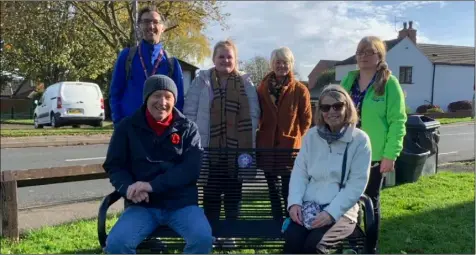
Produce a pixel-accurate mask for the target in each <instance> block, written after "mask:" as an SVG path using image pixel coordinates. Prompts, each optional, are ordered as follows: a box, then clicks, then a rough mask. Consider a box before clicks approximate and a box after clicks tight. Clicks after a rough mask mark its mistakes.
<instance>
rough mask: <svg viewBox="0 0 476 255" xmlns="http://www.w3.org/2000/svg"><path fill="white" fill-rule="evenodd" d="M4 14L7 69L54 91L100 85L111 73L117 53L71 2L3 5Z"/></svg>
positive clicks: (3, 59) (23, 2) (3, 25)
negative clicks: (84, 82)
mask: <svg viewBox="0 0 476 255" xmlns="http://www.w3.org/2000/svg"><path fill="white" fill-rule="evenodd" d="M1 8H2V18H1V28H2V39H3V40H4V47H3V48H2V50H3V52H2V56H1V61H2V64H5V65H2V66H4V67H2V69H3V68H4V70H14V69H18V70H19V73H20V74H21V75H22V76H24V77H25V78H27V79H32V80H35V81H42V82H44V83H45V84H47V85H50V84H52V83H54V82H57V81H60V80H79V79H95V78H97V77H98V76H99V75H100V74H101V73H104V72H105V71H106V70H107V69H108V68H110V66H111V63H112V59H113V58H114V57H115V54H114V52H113V51H111V50H108V48H107V47H106V45H105V44H104V43H103V40H102V39H101V37H99V36H98V35H97V33H96V31H95V30H93V29H91V27H89V26H88V25H87V22H86V20H84V19H82V17H81V16H76V15H74V14H73V13H72V12H71V5H70V4H69V3H68V2H62V1H57V2H56V1H55V2H53V1H51V2H47V1H41V2H40V1H39V2H27V1H15V2H2V6H1Z"/></svg>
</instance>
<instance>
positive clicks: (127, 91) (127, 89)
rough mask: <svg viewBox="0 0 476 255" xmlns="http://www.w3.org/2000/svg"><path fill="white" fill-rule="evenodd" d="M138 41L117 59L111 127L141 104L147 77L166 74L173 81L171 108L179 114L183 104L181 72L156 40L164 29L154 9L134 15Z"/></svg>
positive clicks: (158, 14)
mask: <svg viewBox="0 0 476 255" xmlns="http://www.w3.org/2000/svg"><path fill="white" fill-rule="evenodd" d="M138 24H139V31H140V32H141V34H142V38H143V39H142V41H141V42H140V43H139V45H138V46H133V47H130V48H125V49H123V50H122V51H121V52H120V53H119V56H118V58H117V61H116V64H115V66H114V71H113V74H112V81H111V86H110V90H109V100H110V102H109V104H110V106H111V117H112V121H113V122H114V126H117V123H119V122H120V121H121V120H122V119H124V118H125V117H127V116H130V115H132V114H133V113H134V112H135V111H136V110H137V109H139V108H140V106H141V105H142V90H143V88H144V81H145V80H146V79H147V77H149V76H151V75H154V74H164V75H168V76H169V77H170V78H172V79H173V80H174V81H175V84H176V86H177V97H176V98H175V99H176V101H177V102H176V105H175V107H176V108H177V109H178V110H179V111H182V107H183V102H184V89H183V73H182V68H181V67H180V63H179V62H178V60H177V59H176V58H172V57H171V56H169V55H168V54H167V51H166V50H165V49H164V47H163V45H162V43H161V42H160V37H161V35H162V33H163V32H164V31H165V29H166V24H165V20H164V17H163V16H162V15H161V14H160V13H159V12H158V10H157V9H156V7H154V6H151V7H145V8H143V9H141V10H140V11H139V13H138Z"/></svg>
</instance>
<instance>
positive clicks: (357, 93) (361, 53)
mask: <svg viewBox="0 0 476 255" xmlns="http://www.w3.org/2000/svg"><path fill="white" fill-rule="evenodd" d="M386 53H387V52H386V49H385V44H384V43H383V41H382V40H380V39H379V38H377V37H375V36H367V37H364V38H363V39H362V40H361V41H360V42H359V44H358V46H357V52H356V54H355V57H356V60H357V65H358V67H359V70H355V71H351V72H349V73H348V74H347V76H346V77H344V78H343V79H342V82H341V85H342V86H343V87H344V88H345V89H346V90H347V91H348V92H349V94H350V95H351V97H352V100H353V101H354V104H355V106H356V108H357V112H358V114H359V118H360V121H359V123H358V125H357V127H358V128H360V129H362V130H363V131H365V132H366V133H367V134H368V136H369V137H370V143H371V146H372V164H371V170H370V171H371V172H370V178H369V181H368V184H367V188H366V190H365V194H367V195H368V196H369V197H370V198H371V199H372V202H373V203H374V210H375V214H376V216H377V217H376V224H375V230H376V231H375V233H377V236H375V237H371V236H369V239H370V240H372V241H374V242H375V244H376V247H377V244H378V231H379V223H380V201H379V198H380V189H381V188H382V183H383V177H382V176H383V175H382V174H384V173H387V172H391V171H393V170H394V168H395V160H396V159H397V157H398V156H399V155H400V152H401V150H402V148H403V137H404V136H405V133H406V132H405V122H406V121H407V115H406V113H405V97H404V95H403V91H402V88H401V87H400V83H399V82H398V79H397V78H396V77H395V76H393V75H392V74H391V72H390V70H389V69H388V65H387V62H386V61H385V56H386Z"/></svg>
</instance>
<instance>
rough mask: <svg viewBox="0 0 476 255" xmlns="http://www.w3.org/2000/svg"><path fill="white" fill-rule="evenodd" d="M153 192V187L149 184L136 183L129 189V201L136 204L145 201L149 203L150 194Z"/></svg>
mask: <svg viewBox="0 0 476 255" xmlns="http://www.w3.org/2000/svg"><path fill="white" fill-rule="evenodd" d="M150 192H152V186H151V185H150V183H148V182H140V181H138V182H136V183H134V184H132V185H129V187H127V196H126V197H127V199H129V200H132V202H134V203H135V204H137V203H140V202H142V201H145V202H146V203H148V202H149V193H150Z"/></svg>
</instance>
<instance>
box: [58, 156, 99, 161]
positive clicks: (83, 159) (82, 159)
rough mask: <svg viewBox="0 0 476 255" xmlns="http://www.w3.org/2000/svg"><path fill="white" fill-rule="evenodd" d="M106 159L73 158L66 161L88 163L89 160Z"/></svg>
mask: <svg viewBox="0 0 476 255" xmlns="http://www.w3.org/2000/svg"><path fill="white" fill-rule="evenodd" d="M105 158H106V157H96V158H73V159H65V160H64V161H66V162H72V161H87V160H96V159H105Z"/></svg>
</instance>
